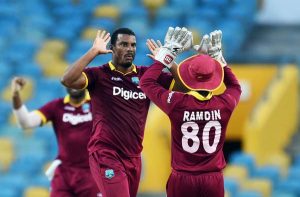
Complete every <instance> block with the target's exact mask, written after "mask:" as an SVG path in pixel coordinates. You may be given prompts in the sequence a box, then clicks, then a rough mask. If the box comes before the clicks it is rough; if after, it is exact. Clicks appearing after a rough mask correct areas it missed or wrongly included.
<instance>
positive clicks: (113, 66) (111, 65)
mask: <svg viewBox="0 0 300 197" xmlns="http://www.w3.org/2000/svg"><path fill="white" fill-rule="evenodd" d="M108 65H109V68H110V69H111V70H115V71H117V72H119V73H122V74H123V75H127V74H129V73H132V72H135V73H137V70H136V66H135V65H134V64H132V66H133V68H132V70H131V71H129V72H128V73H123V72H121V71H118V70H117V69H116V67H115V65H113V63H112V61H109V62H108Z"/></svg>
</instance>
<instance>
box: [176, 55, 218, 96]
mask: <svg viewBox="0 0 300 197" xmlns="http://www.w3.org/2000/svg"><path fill="white" fill-rule="evenodd" d="M197 56H198V55H194V56H192V57H189V58H187V59H185V60H183V61H182V62H181V63H180V64H179V65H178V68H177V73H178V76H179V79H180V80H181V82H182V83H183V84H184V85H185V86H186V87H187V88H189V89H190V90H195V91H199V90H203V91H214V90H216V89H218V88H219V87H220V86H221V85H222V82H223V77H224V71H223V67H222V66H221V64H220V63H219V62H218V61H216V60H214V62H215V64H216V70H215V72H214V74H213V76H212V78H211V80H209V81H206V82H199V81H198V80H196V79H195V78H193V77H192V76H190V74H189V71H188V69H189V65H190V62H191V61H192V60H193V59H194V58H195V57H197Z"/></svg>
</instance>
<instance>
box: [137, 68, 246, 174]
mask: <svg viewBox="0 0 300 197" xmlns="http://www.w3.org/2000/svg"><path fill="white" fill-rule="evenodd" d="M162 68H163V65H162V64H161V63H160V62H155V63H154V64H153V65H152V66H151V67H150V68H149V69H148V71H147V72H146V73H145V74H144V76H143V78H142V79H141V83H140V85H141V88H142V90H143V91H144V92H145V94H146V95H147V96H148V97H149V98H150V99H151V100H152V101H153V102H154V103H155V104H156V105H157V106H158V107H159V108H161V109H162V110H163V111H164V112H165V113H166V114H167V115H168V116H169V118H170V121H171V130H172V131H171V132H172V133H171V136H172V145H171V146H172V147H171V155H172V157H171V165H172V168H173V169H174V170H177V171H184V172H198V173H202V172H215V171H220V170H222V169H223V168H224V167H225V165H226V162H225V159H224V156H223V151H222V149H223V145H224V141H225V134H226V127H227V124H228V121H229V119H230V116H231V114H232V112H233V110H234V108H235V107H236V105H237V103H238V102H239V99H240V94H241V88H240V85H239V83H238V81H237V79H236V78H235V76H234V74H233V73H232V72H231V69H230V68H229V67H227V66H226V67H225V68H224V84H225V85H226V90H225V92H224V93H223V94H222V95H218V96H212V95H211V94H209V95H208V96H207V97H203V96H201V95H200V94H199V93H197V92H193V91H191V92H189V93H187V94H184V93H180V92H174V91H169V90H166V89H164V88H163V87H161V86H160V85H159V84H157V77H158V76H159V75H160V73H161V70H162Z"/></svg>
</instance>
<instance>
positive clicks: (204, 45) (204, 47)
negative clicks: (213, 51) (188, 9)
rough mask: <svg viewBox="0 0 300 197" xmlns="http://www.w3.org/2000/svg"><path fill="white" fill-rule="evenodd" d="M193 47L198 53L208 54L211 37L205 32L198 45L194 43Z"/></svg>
mask: <svg viewBox="0 0 300 197" xmlns="http://www.w3.org/2000/svg"><path fill="white" fill-rule="evenodd" d="M193 48H194V49H195V50H196V51H198V53H200V54H208V49H209V48H211V39H210V37H209V35H207V34H205V35H204V36H203V37H202V40H201V41H200V44H199V45H194V46H193Z"/></svg>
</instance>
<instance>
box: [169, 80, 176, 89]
mask: <svg viewBox="0 0 300 197" xmlns="http://www.w3.org/2000/svg"><path fill="white" fill-rule="evenodd" d="M174 85H175V80H174V79H172V81H171V84H170V87H169V90H173V88H174Z"/></svg>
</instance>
